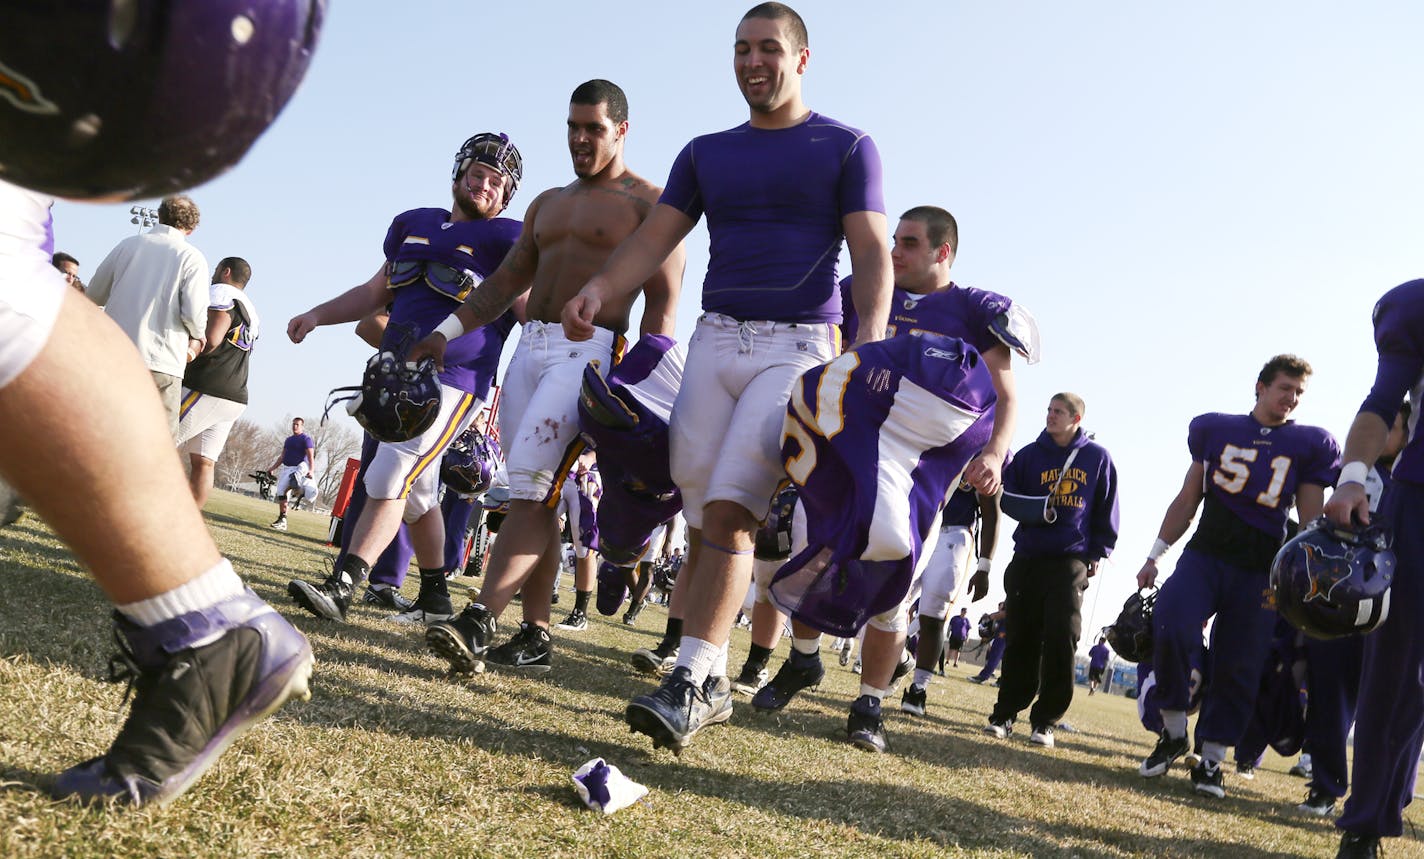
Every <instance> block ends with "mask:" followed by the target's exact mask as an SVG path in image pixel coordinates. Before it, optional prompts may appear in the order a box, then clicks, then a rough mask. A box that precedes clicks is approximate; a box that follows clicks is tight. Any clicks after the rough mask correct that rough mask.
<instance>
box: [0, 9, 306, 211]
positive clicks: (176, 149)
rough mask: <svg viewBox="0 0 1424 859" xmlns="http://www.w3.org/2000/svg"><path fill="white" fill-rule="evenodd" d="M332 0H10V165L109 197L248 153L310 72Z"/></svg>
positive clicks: (3, 143) (34, 183)
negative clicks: (193, 0) (60, 0)
mask: <svg viewBox="0 0 1424 859" xmlns="http://www.w3.org/2000/svg"><path fill="white" fill-rule="evenodd" d="M325 11H326V0H203V2H201V3H173V2H167V0H130V2H126V3H112V2H108V0H69V2H63V3H7V4H6V5H5V24H4V26H3V27H0V176H3V177H4V178H5V179H6V180H7V181H10V182H14V183H15V184H17V185H23V186H25V187H27V188H31V189H33V190H36V191H41V192H44V193H48V194H54V195H57V196H62V197H74V198H102V199H109V200H124V199H135V198H140V197H157V196H161V195H163V194H167V193H170V192H173V191H179V190H182V189H184V188H190V187H192V186H194V185H199V184H201V183H203V182H206V181H207V180H209V179H211V178H212V177H213V176H215V175H217V174H218V173H220V172H222V171H223V170H226V169H227V168H228V167H231V166H232V165H233V164H235V163H237V161H238V159H240V158H242V156H243V155H244V154H245V153H246V152H247V150H248V148H249V147H250V146H252V143H253V141H255V140H256V139H257V137H258V135H260V134H261V133H262V132H263V131H265V130H266V129H267V126H269V125H271V124H272V120H274V119H276V117H277V114H278V113H279V112H280V111H281V110H282V107H283V106H284V105H286V103H287V100H288V99H289V98H291V96H292V93H293V92H294V91H295V90H296V88H297V84H298V83H300V82H301V80H302V77H303V76H304V75H305V74H306V71H307V65H308V63H310V62H311V57H312V51H313V50H314V49H315V47H316V41H317V34H318V32H319V31H320V29H321V23H322V18H323V17H324V14H325Z"/></svg>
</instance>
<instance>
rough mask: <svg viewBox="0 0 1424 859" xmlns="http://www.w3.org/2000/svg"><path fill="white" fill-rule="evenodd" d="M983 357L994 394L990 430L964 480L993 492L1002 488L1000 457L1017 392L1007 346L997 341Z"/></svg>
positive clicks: (1010, 428)
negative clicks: (996, 396) (991, 426)
mask: <svg viewBox="0 0 1424 859" xmlns="http://www.w3.org/2000/svg"><path fill="white" fill-rule="evenodd" d="M983 356H984V366H986V367H988V368H989V377H990V378H991V379H992V380H993V382H994V393H995V394H997V395H998V401H997V402H996V403H995V404H994V429H993V432H991V433H990V435H989V442H988V444H986V445H984V450H983V451H981V452H980V453H979V455H978V456H976V457H974V459H972V460H970V461H969V467H968V468H967V469H965V472H964V479H965V480H967V481H969V485H970V486H973V487H974V488H975V489H977V490H979V491H980V492H982V493H984V494H986V495H993V494H994V493H996V492H998V491H999V490H1000V488H1002V487H1001V485H1000V483H1001V480H1002V477H1003V469H1004V458H1005V457H1006V456H1008V454H1009V444H1010V443H1011V442H1012V441H1013V435H1014V424H1015V422H1016V420H1017V418H1018V395H1017V393H1016V392H1015V389H1014V368H1013V354H1012V353H1011V352H1009V347H1007V346H1005V345H1004V344H1002V343H1000V344H999V345H997V346H995V347H993V348H992V349H990V350H988V351H987V352H984V353H983Z"/></svg>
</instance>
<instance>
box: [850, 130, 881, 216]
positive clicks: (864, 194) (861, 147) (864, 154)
mask: <svg viewBox="0 0 1424 859" xmlns="http://www.w3.org/2000/svg"><path fill="white" fill-rule="evenodd" d="M840 202H841V215H842V216H844V215H850V214H854V213H855V212H879V213H880V214H882V215H883V214H885V191H884V186H883V177H882V176H881V168H880V150H879V149H878V148H876V146H875V141H874V140H872V139H871V137H870V135H869V134H863V135H861V136H860V137H859V138H857V139H856V141H855V143H853V144H851V148H850V152H849V153H847V154H846V159H845V168H844V169H843V170H842V171H841V184H840Z"/></svg>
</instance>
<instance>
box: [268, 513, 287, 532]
mask: <svg viewBox="0 0 1424 859" xmlns="http://www.w3.org/2000/svg"><path fill="white" fill-rule="evenodd" d="M267 527H269V528H275V529H277V530H278V531H285V530H287V517H286V516H278V517H277V518H276V519H275V520H273V522H272V524H271V525H268V526H267Z"/></svg>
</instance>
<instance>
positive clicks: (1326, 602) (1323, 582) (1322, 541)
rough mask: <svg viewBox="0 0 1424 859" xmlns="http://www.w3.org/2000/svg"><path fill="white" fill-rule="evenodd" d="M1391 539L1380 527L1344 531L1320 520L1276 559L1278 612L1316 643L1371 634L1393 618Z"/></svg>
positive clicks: (1273, 584) (1273, 582) (1274, 582)
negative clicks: (1390, 608)
mask: <svg viewBox="0 0 1424 859" xmlns="http://www.w3.org/2000/svg"><path fill="white" fill-rule="evenodd" d="M1391 542H1392V541H1391V539H1390V534H1389V532H1388V531H1386V530H1385V529H1384V528H1382V527H1380V526H1378V525H1372V526H1370V527H1368V528H1339V527H1336V526H1335V525H1334V524H1333V523H1331V522H1330V521H1329V520H1328V519H1326V518H1324V517H1321V518H1320V519H1317V520H1315V522H1313V523H1311V524H1310V525H1308V526H1306V527H1304V528H1302V529H1301V530H1300V533H1299V534H1297V535H1296V536H1295V537H1293V538H1292V539H1291V540H1289V541H1288V542H1287V543H1286V544H1285V545H1284V546H1282V547H1281V550H1280V551H1279V552H1277V553H1276V559H1275V561H1274V562H1272V564H1271V590H1272V591H1273V592H1274V593H1275V597H1276V610H1277V611H1279V612H1280V613H1281V616H1282V617H1284V618H1285V619H1286V620H1289V621H1290V622H1291V624H1292V625H1293V626H1295V628H1296V629H1299V630H1300V631H1301V632H1304V633H1305V634H1306V635H1309V636H1311V637H1313V638H1322V639H1329V638H1343V637H1344V636H1347V635H1355V634H1357V633H1360V634H1363V633H1366V632H1369V631H1371V630H1373V629H1375V628H1376V627H1378V626H1379V625H1380V624H1382V623H1384V621H1385V618H1387V617H1389V592H1390V586H1391V585H1393V584H1394V564H1395V558H1394V551H1393V550H1391V549H1390V544H1391Z"/></svg>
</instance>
